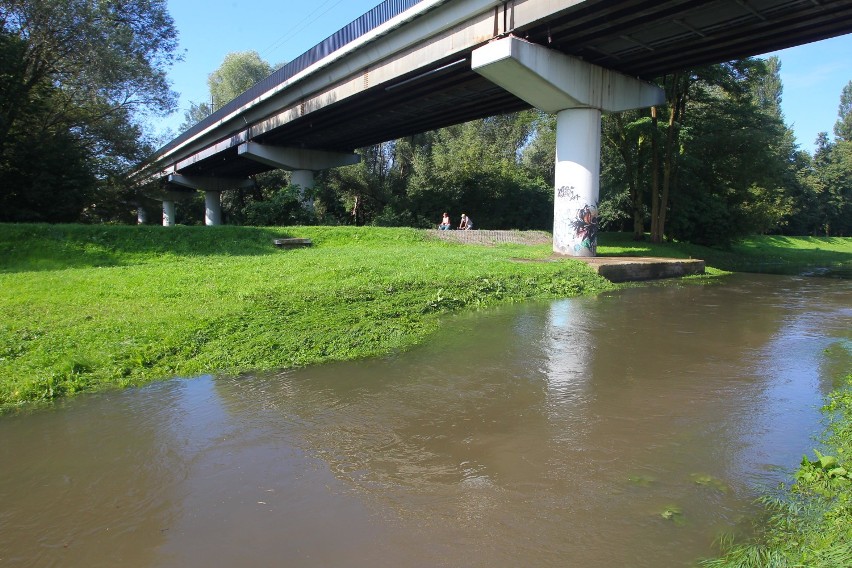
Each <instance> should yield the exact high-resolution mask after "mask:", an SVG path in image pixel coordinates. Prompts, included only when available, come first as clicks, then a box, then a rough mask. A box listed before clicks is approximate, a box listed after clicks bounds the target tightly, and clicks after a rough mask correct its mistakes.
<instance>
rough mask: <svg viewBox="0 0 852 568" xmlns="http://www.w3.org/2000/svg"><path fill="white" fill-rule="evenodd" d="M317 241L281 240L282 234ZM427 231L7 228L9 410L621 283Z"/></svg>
mask: <svg viewBox="0 0 852 568" xmlns="http://www.w3.org/2000/svg"><path fill="white" fill-rule="evenodd" d="M284 236H299V237H308V238H311V239H312V240H313V241H314V247H312V248H306V249H295V250H279V249H276V248H275V247H274V246H272V239H273V238H275V237H284ZM549 255H550V248H549V247H548V246H533V247H530V246H521V245H516V246H500V247H474V246H463V245H452V244H447V243H443V242H439V241H431V240H427V239H426V237H425V236H424V234H423V233H422V232H420V231H416V230H410V229H381V228H346V227H340V228H329V227H299V228H292V227H289V228H282V229H261V228H246V227H243V228H240V227H171V228H163V227H104V226H99V227H85V226H49V225H0V259H2V260H0V322H1V323H0V407H2V408H5V409H7V410H8V409H9V408H14V407H18V406H21V405H25V404H27V403H30V402H34V401H47V400H51V399H54V398H57V397H61V396H67V395H71V394H75V393H78V392H82V391H89V390H94V389H99V388H104V387H108V386H119V387H122V386H128V385H140V384H143V383H145V382H148V381H150V380H156V379H163V378H168V377H173V376H195V375H199V374H204V373H213V372H224V373H234V372H239V371H244V370H249V369H271V368H279V367H293V366H302V365H307V364H313V363H319V362H323V361H329V360H340V359H356V358H362V357H369V356H375V355H378V354H382V353H388V352H391V351H394V350H400V349H406V348H408V347H409V346H411V345H413V344H415V343H417V342H419V341H422V340H423V339H424V338H425V337H426V336H428V335H429V334H430V333H432V332H433V331H434V330H436V329H437V328H438V326H439V324H440V314H442V313H445V312H448V311H454V310H462V309H472V308H478V307H485V306H490V305H493V304H497V303H506V302H517V301H525V300H529V299H544V298H556V297H566V296H574V295H579V294H588V293H595V292H598V291H601V290H605V289H608V288H611V287H612V285H611V284H609V283H608V282H607V281H605V280H603V279H602V278H600V277H598V276H597V275H595V274H594V273H592V271H591V270H590V269H588V268H587V267H586V266H585V265H584V264H582V263H578V262H574V261H570V260H564V261H559V262H546V263H545V262H541V263H539V262H526V263H522V262H517V261H516V260H514V259H516V258H528V259H536V258H545V257H547V256H549Z"/></svg>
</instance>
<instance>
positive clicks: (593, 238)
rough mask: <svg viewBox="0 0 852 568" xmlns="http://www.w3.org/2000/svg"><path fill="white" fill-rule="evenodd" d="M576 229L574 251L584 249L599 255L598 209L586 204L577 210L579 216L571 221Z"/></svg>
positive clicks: (595, 206)
mask: <svg viewBox="0 0 852 568" xmlns="http://www.w3.org/2000/svg"><path fill="white" fill-rule="evenodd" d="M571 226H572V227H573V228H574V240H575V244H574V250H575V252H579V251H580V250H581V249H583V248H587V249H589V250H590V251H591V252H592V254H597V248H598V207H597V205H589V204H586V206H585V207H583V208H582V209H578V210H577V216H576V217H575V218H574V220H573V221H571Z"/></svg>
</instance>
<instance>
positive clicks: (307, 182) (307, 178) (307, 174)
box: [290, 170, 314, 211]
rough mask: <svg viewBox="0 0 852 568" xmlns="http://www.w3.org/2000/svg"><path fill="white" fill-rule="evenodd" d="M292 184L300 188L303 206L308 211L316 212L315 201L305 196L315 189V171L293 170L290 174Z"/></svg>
mask: <svg viewBox="0 0 852 568" xmlns="http://www.w3.org/2000/svg"><path fill="white" fill-rule="evenodd" d="M290 184H291V185H297V186H299V199H300V200H301V202H302V206H303V207H305V209H307V210H308V211H313V210H314V200H313V199H310V198H309V197H307V196H306V195H305V193H306V191H305V190H309V189H312V188H313V187H314V172H313V170H293V173H292V174H290Z"/></svg>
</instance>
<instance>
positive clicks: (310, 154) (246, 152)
mask: <svg viewBox="0 0 852 568" xmlns="http://www.w3.org/2000/svg"><path fill="white" fill-rule="evenodd" d="M237 153H238V154H239V155H240V156H242V157H244V158H248V159H250V160H255V161H256V162H260V163H262V164H266V165H267V166H272V167H274V168H279V169H283V170H289V171H291V172H293V173H292V174H291V176H290V183H291V184H292V185H297V186H299V187H300V188H301V189H302V190H303V192H302V201H303V202H304V203H305V205H307V206H308V207H313V203H307V198H306V197H305V194H304V190H305V189H311V188H313V187H314V172H318V171H320V170H327V169H329V168H338V167H340V166H350V165H352V164H357V163H358V162H359V161H360V160H361V156H359V155H358V154H348V153H343V152H329V151H326V150H310V149H306V148H286V147H282V146H269V145H266V144H260V143H258V142H245V143H243V144H240V146H239V147H238V148H237Z"/></svg>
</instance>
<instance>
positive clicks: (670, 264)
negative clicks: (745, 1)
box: [560, 256, 704, 282]
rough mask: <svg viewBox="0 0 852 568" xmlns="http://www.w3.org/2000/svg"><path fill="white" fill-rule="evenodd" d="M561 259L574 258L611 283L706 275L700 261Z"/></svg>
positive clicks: (641, 258) (702, 263)
mask: <svg viewBox="0 0 852 568" xmlns="http://www.w3.org/2000/svg"><path fill="white" fill-rule="evenodd" d="M560 258H572V259H574V260H579V261H582V262H585V263H586V264H588V265H589V266H591V267H592V268H594V269H595V271H596V272H597V273H598V274H600V275H601V276H603V277H604V278H606V279H607V280H609V281H610V282H635V281H640V280H658V279H661V278H679V277H681V276H691V275H693V274H704V261H703V260H698V259H683V258H656V257H648V256H637V257H628V256H619V257H615V256H595V257H587V258H583V257H576V256H560Z"/></svg>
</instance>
